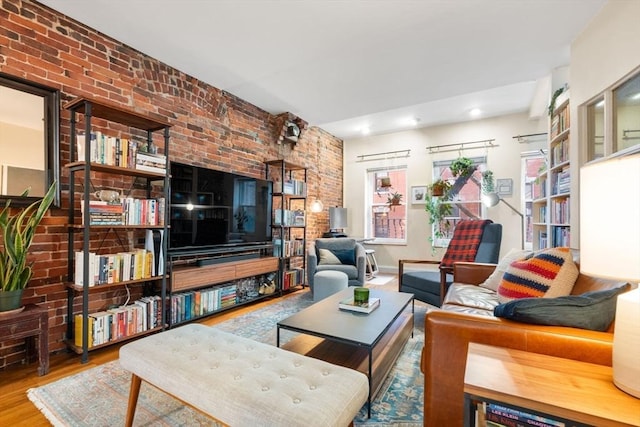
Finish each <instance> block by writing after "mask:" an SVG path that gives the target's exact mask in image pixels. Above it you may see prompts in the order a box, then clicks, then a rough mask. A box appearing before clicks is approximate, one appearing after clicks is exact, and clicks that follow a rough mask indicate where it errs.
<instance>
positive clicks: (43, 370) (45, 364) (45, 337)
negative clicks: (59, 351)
mask: <svg viewBox="0 0 640 427" xmlns="http://www.w3.org/2000/svg"><path fill="white" fill-rule="evenodd" d="M40 326H41V327H40V335H39V336H38V344H39V349H38V359H39V362H40V366H39V367H38V375H46V374H48V373H49V314H48V313H47V312H46V311H45V312H44V313H42V316H41V317H40Z"/></svg>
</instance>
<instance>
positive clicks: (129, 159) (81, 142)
mask: <svg viewBox="0 0 640 427" xmlns="http://www.w3.org/2000/svg"><path fill="white" fill-rule="evenodd" d="M76 148H77V150H76V151H77V153H78V160H79V161H84V160H85V153H86V151H85V150H87V149H88V150H89V161H90V162H91V163H99V164H103V165H109V166H119V167H123V168H130V169H134V168H135V169H140V170H148V171H151V172H159V173H166V167H167V158H166V156H164V155H162V154H155V153H148V152H146V148H147V144H146V143H145V142H137V141H134V140H131V139H127V138H120V137H115V136H110V135H105V134H103V133H102V132H100V131H95V132H91V135H90V137H89V141H88V146H87V138H86V135H85V134H84V133H80V134H78V135H77V137H76ZM146 167H150V168H152V169H146Z"/></svg>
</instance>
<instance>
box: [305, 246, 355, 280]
mask: <svg viewBox="0 0 640 427" xmlns="http://www.w3.org/2000/svg"><path fill="white" fill-rule="evenodd" d="M326 270H336V271H341V272H343V273H345V274H346V275H347V277H348V278H349V286H364V281H365V277H366V253H365V250H364V246H362V245H361V244H359V243H358V242H356V240H355V239H350V238H347V237H338V238H328V239H316V242H315V245H314V247H312V248H309V250H308V251H307V276H308V277H307V283H309V287H310V288H311V290H312V291H313V276H314V275H315V274H316V273H317V272H318V271H326Z"/></svg>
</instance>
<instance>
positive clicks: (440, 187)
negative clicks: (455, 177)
mask: <svg viewBox="0 0 640 427" xmlns="http://www.w3.org/2000/svg"><path fill="white" fill-rule="evenodd" d="M450 189H451V183H450V182H449V181H446V180H443V179H438V180H436V181H435V182H434V183H433V184H431V185H430V186H429V193H430V194H431V196H433V197H442V196H444V195H445V194H447V192H449V190H450Z"/></svg>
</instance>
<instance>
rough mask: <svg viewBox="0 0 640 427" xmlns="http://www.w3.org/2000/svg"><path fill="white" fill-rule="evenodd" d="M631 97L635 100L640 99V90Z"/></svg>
mask: <svg viewBox="0 0 640 427" xmlns="http://www.w3.org/2000/svg"><path fill="white" fill-rule="evenodd" d="M631 99H633V100H634V101H635V100H636V99H640V92H638V93H636V94H635V95H633V96H632V97H631Z"/></svg>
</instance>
